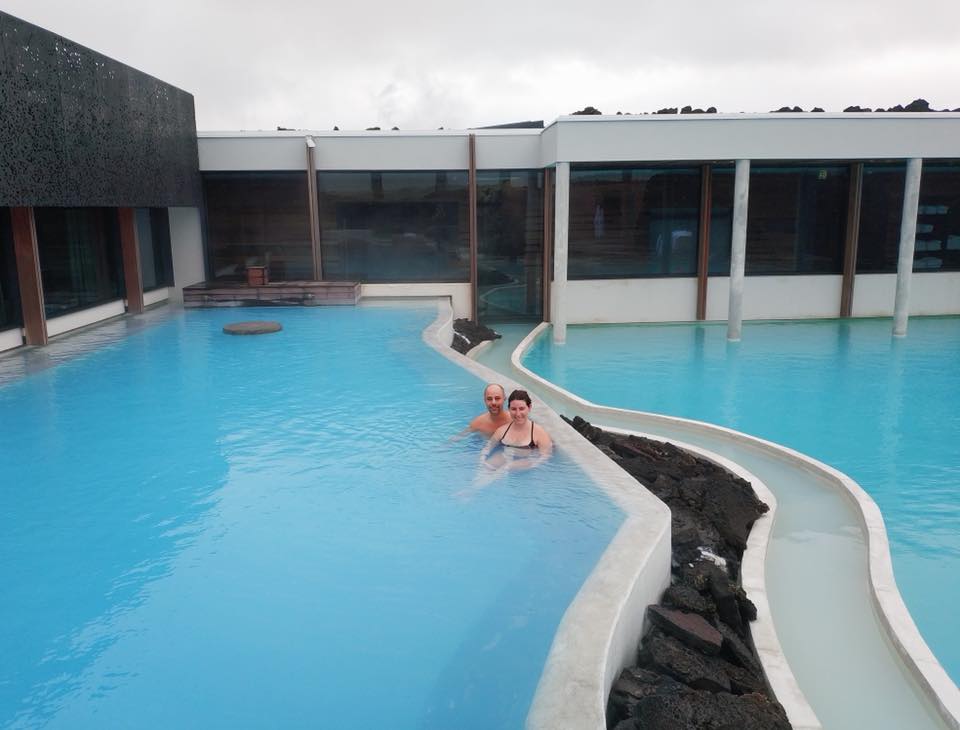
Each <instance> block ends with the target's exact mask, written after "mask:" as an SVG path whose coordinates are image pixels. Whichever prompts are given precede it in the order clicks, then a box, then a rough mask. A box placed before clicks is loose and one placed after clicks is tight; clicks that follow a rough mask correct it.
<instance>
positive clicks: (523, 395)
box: [507, 390, 532, 408]
mask: <svg viewBox="0 0 960 730" xmlns="http://www.w3.org/2000/svg"><path fill="white" fill-rule="evenodd" d="M515 400H522V401H523V402H524V403H526V404H527V408H529V407H530V406H531V405H532V404H531V402H530V396H529V395H528V394H527V391H525V390H515V391H513V392H512V393H511V394H510V397H509V398H507V405H508V406H509V405H510V404H511V403H513V402H514V401H515Z"/></svg>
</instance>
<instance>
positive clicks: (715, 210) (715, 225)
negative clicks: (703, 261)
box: [707, 165, 734, 276]
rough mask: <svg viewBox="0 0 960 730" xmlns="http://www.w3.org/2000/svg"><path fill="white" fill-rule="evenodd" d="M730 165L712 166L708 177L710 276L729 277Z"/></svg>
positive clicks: (730, 224) (731, 221) (731, 204)
mask: <svg viewBox="0 0 960 730" xmlns="http://www.w3.org/2000/svg"><path fill="white" fill-rule="evenodd" d="M733 181H734V169H733V166H732V165H714V166H713V171H712V174H711V177H710V257H709V259H710V260H709V264H708V266H707V271H708V272H709V274H710V275H711V276H729V275H730V240H731V236H732V233H733Z"/></svg>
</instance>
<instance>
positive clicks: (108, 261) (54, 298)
mask: <svg viewBox="0 0 960 730" xmlns="http://www.w3.org/2000/svg"><path fill="white" fill-rule="evenodd" d="M34 220H35V222H36V226H37V248H38V250H39V255H40V277H41V279H42V281H43V299H44V305H45V310H46V315H47V317H56V316H58V315H61V314H66V313H68V312H73V311H76V310H78V309H84V308H86V307H92V306H94V305H97V304H103V303H105V302H110V301H113V300H115V299H120V298H121V297H122V296H123V277H122V274H121V272H122V266H121V263H120V226H119V221H118V219H117V210H116V208H34Z"/></svg>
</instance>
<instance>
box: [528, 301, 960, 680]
mask: <svg viewBox="0 0 960 730" xmlns="http://www.w3.org/2000/svg"><path fill="white" fill-rule="evenodd" d="M524 364H525V365H526V366H527V367H529V368H530V369H531V370H533V371H534V372H536V373H538V374H540V375H542V376H543V377H546V378H548V379H549V380H552V381H554V382H556V383H557V384H559V385H561V386H563V387H565V388H567V389H569V390H571V391H573V392H575V393H577V394H578V395H580V396H582V397H584V398H586V399H588V400H591V401H594V402H596V403H601V404H604V405H611V406H617V407H622V408H631V409H637V410H644V411H653V412H658V413H665V414H670V415H675V416H682V417H686V418H693V419H698V420H702V421H708V422H711V423H716V424H719V425H722V426H728V427H730V428H734V429H737V430H740V431H744V432H746V433H749V434H753V435H756V436H760V437H762V438H765V439H770V440H773V441H776V442H779V443H782V444H786V445H787V446H790V447H792V448H795V449H797V450H799V451H802V452H804V453H807V454H810V455H811V456H813V457H815V458H817V459H819V460H821V461H823V462H825V463H827V464H830V465H832V466H834V467H836V468H838V469H840V470H841V471H843V472H845V473H847V474H849V475H850V476H851V477H853V478H854V479H856V480H857V482H859V483H860V485H861V486H862V487H863V488H864V489H865V490H866V491H867V492H869V493H870V495H871V496H872V497H873V499H874V500H876V502H877V503H878V505H879V506H880V509H881V510H882V512H883V516H884V520H885V521H886V526H887V531H888V533H889V537H890V544H891V552H892V554H893V562H894V570H895V572H896V578H897V584H898V586H899V588H900V592H901V594H902V595H903V597H904V600H905V601H906V603H907V606H908V607H909V609H910V612H911V614H912V616H913V617H914V620H915V621H916V622H917V625H918V627H919V628H920V631H921V633H922V634H923V636H924V638H925V639H926V641H927V643H928V644H929V645H930V647H931V649H932V650H933V652H934V653H935V654H936V655H937V658H938V659H939V660H940V662H941V663H942V664H943V666H944V668H945V669H946V670H947V672H948V673H949V674H950V675H951V677H952V678H953V680H954V681H955V682H957V681H960V640H958V637H957V633H956V620H957V619H956V616H957V606H958V605H960V319H958V318H926V319H922V318H915V319H912V320H911V321H910V325H909V333H908V336H907V337H906V338H905V339H895V338H893V337H892V336H891V323H890V321H889V320H886V319H882V320H881V319H878V320H855V321H820V322H784V323H746V324H745V325H744V331H743V339H742V341H741V342H739V343H729V342H727V340H726V326H725V325H717V324H701V325H625V326H611V325H601V326H586V327H571V328H569V329H568V332H567V344H566V345H563V346H555V345H552V344H551V341H550V338H549V337H543V338H541V339H540V340H538V342H537V343H536V344H535V346H534V347H533V348H532V349H531V351H530V353H529V354H528V356H527V357H526V358H525V360H524ZM811 527H815V526H811ZM824 600H827V601H829V600H830V598H829V596H825V597H824Z"/></svg>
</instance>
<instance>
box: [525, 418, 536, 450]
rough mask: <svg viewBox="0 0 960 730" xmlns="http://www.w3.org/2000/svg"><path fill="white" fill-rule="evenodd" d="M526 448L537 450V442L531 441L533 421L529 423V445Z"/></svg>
mask: <svg viewBox="0 0 960 730" xmlns="http://www.w3.org/2000/svg"><path fill="white" fill-rule="evenodd" d="M527 448H528V449H535V448H537V442H536V441H534V440H533V421H530V445H529V446H528V447H527Z"/></svg>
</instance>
